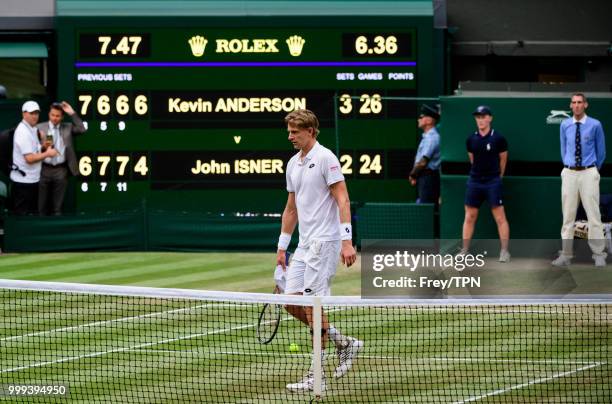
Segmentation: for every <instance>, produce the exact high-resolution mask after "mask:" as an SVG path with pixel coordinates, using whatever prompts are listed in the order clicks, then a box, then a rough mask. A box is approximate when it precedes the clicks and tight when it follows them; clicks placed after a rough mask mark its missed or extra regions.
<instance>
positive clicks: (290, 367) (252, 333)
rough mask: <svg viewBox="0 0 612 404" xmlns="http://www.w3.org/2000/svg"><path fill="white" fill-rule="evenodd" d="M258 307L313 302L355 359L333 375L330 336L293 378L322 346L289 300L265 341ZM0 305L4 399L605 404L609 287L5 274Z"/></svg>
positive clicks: (609, 371)
mask: <svg viewBox="0 0 612 404" xmlns="http://www.w3.org/2000/svg"><path fill="white" fill-rule="evenodd" d="M266 303H271V304H278V305H294V306H298V305H299V306H308V307H311V308H312V309H313V311H314V312H315V313H316V312H318V310H319V307H320V306H322V307H323V310H324V312H325V313H326V315H327V317H328V318H329V322H330V323H331V324H333V326H334V328H335V329H336V330H338V331H336V332H332V334H334V335H333V336H334V338H336V339H337V340H338V341H339V342H338V344H339V345H340V346H342V344H346V343H347V342H348V343H349V344H353V345H352V346H355V347H357V348H358V349H354V352H351V353H352V354H353V355H355V358H354V361H353V366H352V368H350V370H348V371H346V368H345V369H344V370H345V371H346V374H344V375H342V377H339V378H336V377H335V373H337V367H338V366H339V364H340V359H341V358H339V357H338V355H337V351H336V347H335V344H334V342H332V341H331V340H330V341H329V342H328V343H327V347H326V348H325V349H323V348H318V349H317V351H316V352H323V355H322V356H323V358H322V359H321V360H319V359H317V360H316V361H315V367H314V368H313V369H314V370H315V374H316V377H315V378H314V382H315V384H314V385H311V386H310V387H312V389H313V391H311V390H310V389H306V390H305V391H302V392H292V391H290V390H288V389H287V385H288V384H289V385H291V384H294V386H293V387H294V390H295V383H296V382H298V381H299V380H301V379H302V378H303V377H304V375H305V374H307V373H308V372H309V369H310V368H311V366H312V362H313V357H314V358H320V356H318V355H313V348H312V346H311V345H312V344H311V336H310V330H309V329H308V328H307V327H305V326H304V325H303V324H302V323H300V322H299V321H297V320H295V319H294V318H293V317H292V316H290V315H289V314H288V313H287V312H286V311H285V310H284V309H283V310H282V311H280V322H279V327H278V330H277V332H276V335H275V336H274V337H273V338H272V339H271V341H269V342H268V343H262V341H261V339H260V338H258V333H257V330H258V328H259V326H258V323H259V319H260V315H261V312H262V308H263V306H264V304H266ZM0 313H1V314H0V389H1V390H0V402H1V401H3V400H7V401H10V402H33V401H34V402H60V401H62V400H69V401H77V402H78V401H80V402H89V403H92V402H142V403H154V402H209V403H217V402H219V403H229V402H244V403H252V402H261V403H267V402H309V401H310V400H311V399H313V398H314V399H320V401H321V402H330V403H331V402H350V403H356V402H423V403H468V402H501V403H526V402H527V403H528V402H533V403H541V402H554V403H558V402H564V403H565V402H571V403H609V402H612V368H611V366H610V362H611V361H612V299H611V298H610V297H607V296H600V297H598V298H592V299H589V300H567V301H566V300H562V301H550V300H535V299H534V300H521V301H518V300H513V301H507V300H460V299H449V300H381V299H377V300H364V299H360V298H358V297H324V298H313V297H302V296H281V295H266V294H249V293H228V292H204V291H195V290H181V289H157V288H138V287H127V286H102V285H80V284H65V283H52V282H30V281H8V280H2V281H0ZM314 317H316V318H315V324H317V322H319V321H321V322H323V321H324V319H321V318H319V316H316V315H315V316H314ZM274 321H275V320H274V317H273V316H272V317H269V318H268V317H265V318H264V322H263V323H264V324H263V325H262V327H266V326H269V325H270V324H271V323H273V322H274ZM268 328H270V327H268ZM272 328H273V327H272ZM268 331H269V330H268ZM313 331H314V334H315V335H316V334H318V333H319V332H317V328H316V326H315V327H314V330H313ZM338 332H339V333H341V335H344V336H345V337H346V336H350V337H352V338H354V339H348V338H343V337H341V336H340V337H339V335H338ZM327 333H329V332H327ZM355 341H358V342H360V344H359V345H355ZM361 343H362V345H361ZM342 352H344V353H345V354H346V353H347V352H348V351H346V348H345V350H344V351H341V353H342ZM342 360H343V362H342V363H344V364H345V365H346V364H347V363H346V355H345V357H344V358H342ZM319 362H320V366H319ZM340 373H342V372H340ZM40 386H42V388H45V389H46V390H45V391H42V392H41V390H42V388H41V387H40ZM62 386H63V389H62V388H61V387H62ZM54 388H55V390H53V389H54ZM319 391H320V397H316V396H315V395H317V393H319ZM34 396H35V397H34Z"/></svg>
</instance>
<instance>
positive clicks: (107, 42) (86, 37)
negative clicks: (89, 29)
mask: <svg viewBox="0 0 612 404" xmlns="http://www.w3.org/2000/svg"><path fill="white" fill-rule="evenodd" d="M150 38H151V36H150V35H149V34H141V33H138V34H134V33H131V34H130V33H128V34H126V33H122V34H108V33H102V34H82V35H81V36H80V38H79V56H80V57H81V58H82V59H88V58H103V57H104V58H107V57H112V58H121V57H124V58H125V57H139V58H144V57H149V56H150V55H151V42H150Z"/></svg>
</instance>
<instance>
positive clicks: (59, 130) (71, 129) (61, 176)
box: [37, 101, 86, 215]
mask: <svg viewBox="0 0 612 404" xmlns="http://www.w3.org/2000/svg"><path fill="white" fill-rule="evenodd" d="M64 113H66V114H68V115H69V116H70V118H71V119H72V123H68V122H62V118H63V117H64ZM37 127H38V129H39V130H40V136H41V143H42V144H43V149H45V148H48V147H53V148H54V149H56V150H57V152H58V153H57V155H56V156H55V157H48V158H46V159H45V160H44V161H43V164H42V171H41V174H40V183H39V188H38V212H39V213H40V214H41V215H60V214H61V213H62V205H63V203H64V195H65V194H66V188H67V187H68V174H72V175H77V173H78V171H77V159H76V153H75V152H74V145H73V141H72V136H73V135H79V134H81V133H85V130H86V129H85V126H84V125H83V121H82V120H81V118H80V117H79V116H78V115H77V114H76V112H75V111H74V109H72V107H71V106H70V104H68V103H67V102H66V101H62V102H61V103H60V102H54V103H53V104H51V108H50V109H49V120H48V121H47V122H42V123H40V124H38V125H37Z"/></svg>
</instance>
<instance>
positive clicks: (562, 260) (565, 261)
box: [551, 254, 572, 267]
mask: <svg viewBox="0 0 612 404" xmlns="http://www.w3.org/2000/svg"><path fill="white" fill-rule="evenodd" d="M571 263H572V260H571V258H569V257H567V256H565V255H563V254H561V255H559V256H558V257H557V258H555V259H554V260H553V262H551V264H552V265H553V266H554V267H568V266H570V265H571Z"/></svg>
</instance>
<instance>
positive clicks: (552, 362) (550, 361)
mask: <svg viewBox="0 0 612 404" xmlns="http://www.w3.org/2000/svg"><path fill="white" fill-rule="evenodd" d="M134 352H145V353H171V354H179V355H187V354H189V355H207V354H212V355H215V354H216V355H243V356H308V357H310V356H311V354H310V353H308V354H303V353H285V352H246V351H210V350H196V351H193V350H172V349H135V350H134ZM358 357H359V358H363V359H384V360H403V361H409V362H411V363H417V362H431V361H434V362H464V363H518V364H529V365H534V364H549V365H593V364H600V365H601V363H600V362H584V361H565V360H554V359H542V360H520V359H478V358H435V357H434V358H407V357H400V356H383V355H359V356H358Z"/></svg>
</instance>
